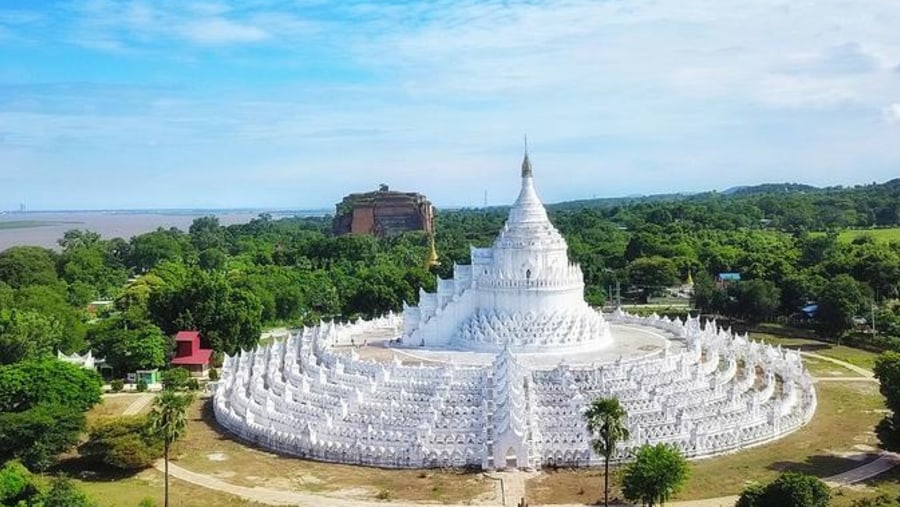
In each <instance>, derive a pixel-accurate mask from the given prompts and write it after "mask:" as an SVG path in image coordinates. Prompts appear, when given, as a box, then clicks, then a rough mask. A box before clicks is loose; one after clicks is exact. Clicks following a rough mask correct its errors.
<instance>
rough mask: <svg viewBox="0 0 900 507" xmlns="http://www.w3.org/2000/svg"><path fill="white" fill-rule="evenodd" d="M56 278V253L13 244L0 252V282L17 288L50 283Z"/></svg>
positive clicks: (35, 247) (54, 281) (55, 280)
mask: <svg viewBox="0 0 900 507" xmlns="http://www.w3.org/2000/svg"><path fill="white" fill-rule="evenodd" d="M57 280H58V278H57V275H56V254H54V253H53V251H52V250H48V249H46V248H41V247H37V246H14V247H12V248H7V249H6V250H4V251H2V252H0V282H6V283H7V284H8V285H9V286H10V287H12V288H14V289H19V288H22V287H27V286H29V285H51V284H54V283H56V282H57Z"/></svg>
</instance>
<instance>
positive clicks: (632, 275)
mask: <svg viewBox="0 0 900 507" xmlns="http://www.w3.org/2000/svg"><path fill="white" fill-rule="evenodd" d="M628 280H629V281H630V282H631V283H632V284H633V285H637V286H638V287H642V288H644V289H647V290H653V289H660V288H662V287H669V286H672V285H676V284H678V268H677V267H676V266H675V263H674V262H672V260H671V259H666V258H665V257H658V256H654V257H640V258H638V259H635V260H633V261H632V262H631V263H630V264H629V265H628Z"/></svg>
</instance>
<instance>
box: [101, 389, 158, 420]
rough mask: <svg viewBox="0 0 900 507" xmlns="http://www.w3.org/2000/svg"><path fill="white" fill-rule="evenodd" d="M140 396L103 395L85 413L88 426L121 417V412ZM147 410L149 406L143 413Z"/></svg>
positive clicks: (128, 394) (131, 394)
mask: <svg viewBox="0 0 900 507" xmlns="http://www.w3.org/2000/svg"><path fill="white" fill-rule="evenodd" d="M140 396H141V395H140V394H133V393H125V394H123V393H118V394H107V395H104V396H103V397H102V398H101V400H100V403H98V404H97V405H95V406H94V408H92V409H91V410H90V411H89V412H88V413H87V420H88V426H90V424H91V423H92V422H94V421H96V420H97V419H100V418H103V417H113V416H120V415H122V412H124V411H125V409H126V408H128V406H129V405H131V403H132V402H134V400H136V399H138V398H139V397H140ZM147 410H150V406H149V405H148V406H147V407H146V408H145V409H144V411H147Z"/></svg>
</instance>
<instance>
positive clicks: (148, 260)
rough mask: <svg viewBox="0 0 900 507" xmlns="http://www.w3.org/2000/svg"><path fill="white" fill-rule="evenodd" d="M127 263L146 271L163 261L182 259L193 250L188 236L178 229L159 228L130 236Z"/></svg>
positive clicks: (142, 271) (140, 271) (143, 271)
mask: <svg viewBox="0 0 900 507" xmlns="http://www.w3.org/2000/svg"><path fill="white" fill-rule="evenodd" d="M130 247H131V248H130V251H129V259H128V265H129V267H132V268H134V269H135V271H137V272H138V273H146V272H147V271H149V270H150V269H152V268H153V267H154V266H156V265H158V264H160V263H161V262H163V261H175V262H178V261H183V260H184V258H185V257H186V256H188V255H189V254H190V253H192V252H193V247H192V246H191V244H190V242H189V241H188V237H187V236H186V235H185V234H184V233H183V232H182V231H179V230H178V229H175V228H171V229H168V230H167V229H163V228H162V227H160V228H159V229H157V230H155V231H153V232H148V233H146V234H141V235H139V236H135V237H133V238H131V245H130Z"/></svg>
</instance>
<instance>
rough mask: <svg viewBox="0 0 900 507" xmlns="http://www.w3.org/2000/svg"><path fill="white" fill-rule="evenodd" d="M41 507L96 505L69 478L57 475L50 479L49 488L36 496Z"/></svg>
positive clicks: (92, 506)
mask: <svg viewBox="0 0 900 507" xmlns="http://www.w3.org/2000/svg"><path fill="white" fill-rule="evenodd" d="M36 505H40V506H41V507H96V505H97V504H96V503H94V502H92V501H91V500H90V499H89V498H88V497H87V495H85V494H84V493H83V492H82V491H80V490H79V489H78V487H76V486H75V483H73V482H72V480H71V479H69V478H68V477H66V476H64V475H57V476H56V477H54V478H53V480H51V481H50V489H49V490H47V492H45V493H43V494H41V495H39V496H38V502H37V504H36Z"/></svg>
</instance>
